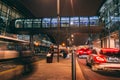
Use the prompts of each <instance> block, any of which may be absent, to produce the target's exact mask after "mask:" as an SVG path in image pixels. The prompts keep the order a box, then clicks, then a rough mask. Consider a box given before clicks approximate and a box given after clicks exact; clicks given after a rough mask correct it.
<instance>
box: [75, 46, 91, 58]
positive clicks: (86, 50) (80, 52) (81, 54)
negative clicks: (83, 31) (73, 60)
mask: <svg viewBox="0 0 120 80" xmlns="http://www.w3.org/2000/svg"><path fill="white" fill-rule="evenodd" d="M76 54H77V56H78V57H79V58H87V56H88V55H89V54H91V49H89V48H81V49H78V50H76Z"/></svg>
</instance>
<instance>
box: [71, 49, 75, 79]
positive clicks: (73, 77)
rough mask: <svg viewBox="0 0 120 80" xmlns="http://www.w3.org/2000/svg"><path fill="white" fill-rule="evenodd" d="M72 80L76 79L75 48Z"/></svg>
mask: <svg viewBox="0 0 120 80" xmlns="http://www.w3.org/2000/svg"><path fill="white" fill-rule="evenodd" d="M72 80H76V56H75V52H74V50H73V51H72Z"/></svg>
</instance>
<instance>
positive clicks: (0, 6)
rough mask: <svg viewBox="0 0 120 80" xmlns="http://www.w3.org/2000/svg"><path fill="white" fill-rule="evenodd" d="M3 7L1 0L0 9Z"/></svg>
mask: <svg viewBox="0 0 120 80" xmlns="http://www.w3.org/2000/svg"><path fill="white" fill-rule="evenodd" d="M1 8H2V2H1V1H0V10H1Z"/></svg>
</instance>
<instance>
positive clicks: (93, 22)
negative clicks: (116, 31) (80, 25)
mask: <svg viewBox="0 0 120 80" xmlns="http://www.w3.org/2000/svg"><path fill="white" fill-rule="evenodd" d="M98 22H99V18H98V17H97V16H93V17H90V25H91V26H95V25H98Z"/></svg>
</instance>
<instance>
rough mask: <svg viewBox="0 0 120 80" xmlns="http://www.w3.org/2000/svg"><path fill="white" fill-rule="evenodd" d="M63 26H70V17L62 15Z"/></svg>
mask: <svg viewBox="0 0 120 80" xmlns="http://www.w3.org/2000/svg"><path fill="white" fill-rule="evenodd" d="M61 27H69V18H68V17H61Z"/></svg>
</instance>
